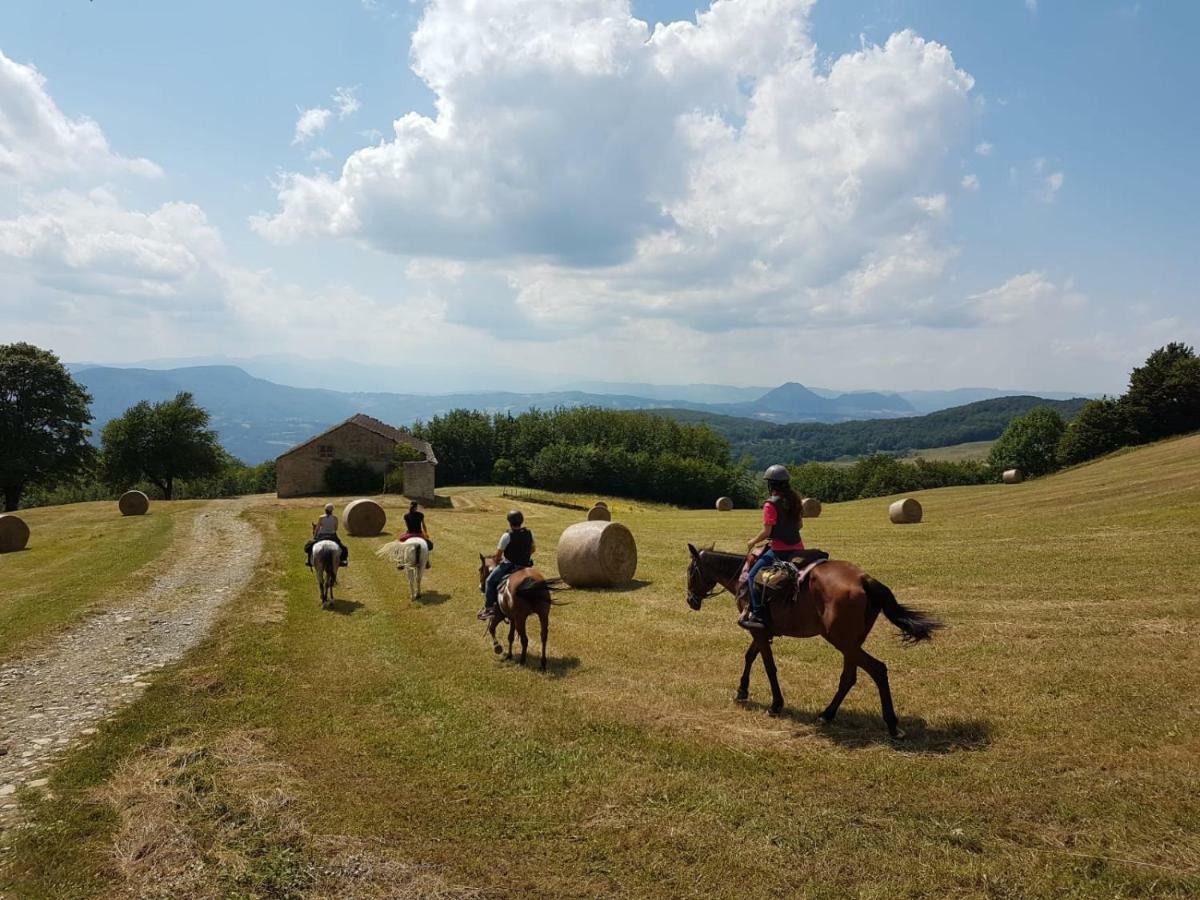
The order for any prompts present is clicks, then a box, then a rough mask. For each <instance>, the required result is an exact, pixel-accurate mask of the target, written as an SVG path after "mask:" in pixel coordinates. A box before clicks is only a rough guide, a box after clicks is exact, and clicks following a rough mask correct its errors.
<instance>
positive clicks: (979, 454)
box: [904, 441, 996, 462]
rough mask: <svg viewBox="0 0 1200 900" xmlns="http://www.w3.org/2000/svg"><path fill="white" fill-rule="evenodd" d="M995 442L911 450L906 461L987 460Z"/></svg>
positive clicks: (976, 442)
mask: <svg viewBox="0 0 1200 900" xmlns="http://www.w3.org/2000/svg"><path fill="white" fill-rule="evenodd" d="M994 443H996V442H995V441H970V442H969V443H966V444H951V445H950V446H948V447H926V448H925V449H924V450H913V451H912V452H911V453H909V454H908V456H906V457H904V458H905V459H906V460H913V459H916V458H917V457H923V458H925V459H928V460H937V461H939V462H966V461H968V460H973V459H978V460H984V459H987V457H988V454H989V453H990V452H991V450H992V444H994Z"/></svg>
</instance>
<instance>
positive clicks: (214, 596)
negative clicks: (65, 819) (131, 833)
mask: <svg viewBox="0 0 1200 900" xmlns="http://www.w3.org/2000/svg"><path fill="white" fill-rule="evenodd" d="M249 502H250V501H247V500H215V501H213V502H212V503H210V504H208V505H207V506H205V507H204V508H203V509H202V510H201V511H200V512H199V513H197V514H196V516H195V519H194V521H193V525H192V531H191V534H190V535H181V536H179V537H177V538H176V540H175V541H174V542H173V544H172V547H171V549H170V550H168V551H167V553H166V555H164V557H163V558H162V560H160V565H169V568H168V569H167V570H166V571H164V572H163V573H162V574H161V575H159V577H158V578H157V579H156V580H155V582H154V583H153V584H152V585H151V586H150V587H149V588H148V589H147V590H146V591H145V592H144V593H142V594H140V595H139V596H137V597H131V598H129V599H128V600H126V601H125V602H123V603H120V604H118V605H117V606H114V607H111V608H109V609H107V610H105V611H104V612H102V613H99V614H97V615H95V616H93V617H91V618H89V619H87V620H86V621H85V622H83V623H82V624H80V625H79V626H77V627H76V628H74V629H72V630H71V631H68V632H67V633H65V634H63V635H62V636H60V637H59V638H58V639H57V640H55V641H54V643H53V644H52V645H51V646H50V647H49V648H47V649H45V650H41V651H38V652H36V653H34V654H32V655H29V656H27V657H24V658H19V659H17V660H15V661H13V662H10V663H8V664H5V665H3V666H0V848H2V845H4V844H6V843H7V842H6V841H5V840H4V831H5V829H6V828H7V827H11V826H12V825H13V824H14V823H15V820H16V816H17V811H18V807H17V804H16V802H15V798H14V796H13V795H14V794H15V793H16V792H17V790H18V789H19V788H20V787H22V786H26V787H32V788H41V787H44V786H45V784H46V779H45V778H44V777H39V776H40V774H41V772H42V770H44V769H46V768H47V767H48V766H49V765H50V764H51V763H53V761H54V759H55V757H56V756H57V755H58V754H59V753H61V752H62V751H63V750H64V749H66V748H67V747H70V746H71V745H72V743H74V742H76V741H77V740H79V739H80V738H85V737H86V736H88V735H91V734H95V732H96V725H97V724H98V723H99V722H100V721H101V720H102V719H104V718H106V717H107V716H109V715H110V714H112V713H113V712H114V711H116V710H117V709H118V708H120V707H121V706H124V705H125V704H127V703H129V702H130V701H132V700H134V699H136V698H137V697H138V696H139V695H140V694H141V692H142V691H143V690H144V689H145V688H146V687H148V686H149V681H147V680H146V679H147V677H148V674H149V673H150V672H153V671H154V670H155V669H158V668H161V667H162V666H165V665H167V664H168V663H171V662H174V661H175V660H177V659H179V657H181V656H182V655H183V654H184V653H185V652H186V651H187V650H188V649H190V648H191V647H193V646H194V645H195V644H196V643H197V642H199V641H200V640H201V639H202V638H203V637H204V635H205V634H206V633H207V632H208V628H209V626H210V625H211V624H212V622H213V620H214V619H215V618H216V615H217V612H218V611H219V609H220V607H221V605H222V604H223V603H225V602H226V601H227V600H231V599H233V598H234V597H236V596H237V595H238V594H239V593H240V592H241V590H242V589H243V588H244V587H245V586H246V584H247V582H249V580H250V577H251V575H252V574H253V573H254V570H255V567H256V566H257V563H258V558H259V556H260V554H261V552H262V541H261V539H260V537H259V535H258V532H257V531H255V530H254V528H253V527H252V526H251V525H250V524H249V523H248V522H246V521H245V520H244V519H243V518H241V516H240V513H241V512H242V510H244V509H245V508H246V507H247V506H248V505H249ZM113 552H120V548H119V547H114V548H113Z"/></svg>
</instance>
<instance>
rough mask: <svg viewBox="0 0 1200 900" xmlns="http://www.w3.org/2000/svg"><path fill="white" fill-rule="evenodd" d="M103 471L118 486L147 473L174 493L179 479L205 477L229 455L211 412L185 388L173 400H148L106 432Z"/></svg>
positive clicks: (168, 495) (165, 493)
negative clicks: (214, 427)
mask: <svg viewBox="0 0 1200 900" xmlns="http://www.w3.org/2000/svg"><path fill="white" fill-rule="evenodd" d="M101 444H102V447H103V462H104V475H105V478H106V480H107V481H108V482H109V483H110V484H111V485H112V486H113V487H115V488H118V489H120V488H125V487H128V486H129V485H131V484H134V483H135V482H137V481H141V480H143V479H145V480H146V481H149V482H151V483H152V484H154V485H156V486H157V487H158V489H159V490H161V491H162V494H163V497H164V498H166V499H167V500H170V499H171V494H172V492H173V491H174V488H175V482H176V481H177V480H181V479H189V478H206V477H208V476H210V475H215V474H217V473H218V472H219V471H221V469H222V468H223V467H224V466H225V465H226V463H227V462H228V457H227V456H226V454H225V451H224V450H222V449H221V445H220V444H219V443H218V442H217V435H216V432H214V431H212V430H211V429H210V428H209V427H208V413H207V412H206V411H205V410H204V409H202V408H201V407H199V406H197V405H196V403H195V401H194V400H193V399H192V395H191V394H189V393H187V392H186V391H184V392H181V393H179V394H177V395H176V396H175V399H173V400H164V401H162V402H161V403H155V404H153V405H152V404H150V403H148V402H146V401H145V400H143V401H142V402H141V403H138V404H136V405H134V406H132V407H130V408H129V409H128V410H126V412H125V414H124V415H123V416H121V417H120V418H117V419H113V420H112V421H111V422H109V423H108V424H107V425H105V426H104V430H103V432H101Z"/></svg>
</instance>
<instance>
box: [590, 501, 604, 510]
mask: <svg viewBox="0 0 1200 900" xmlns="http://www.w3.org/2000/svg"><path fill="white" fill-rule="evenodd" d="M592 506H601V507H603V508H604V509H608V504H607V503H605V502H604V501H603V500H597V501H596V502H595V503H593V504H592Z"/></svg>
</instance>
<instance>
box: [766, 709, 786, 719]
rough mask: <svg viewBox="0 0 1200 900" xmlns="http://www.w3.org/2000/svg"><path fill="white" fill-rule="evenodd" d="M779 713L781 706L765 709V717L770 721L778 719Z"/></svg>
mask: <svg viewBox="0 0 1200 900" xmlns="http://www.w3.org/2000/svg"><path fill="white" fill-rule="evenodd" d="M781 712H783V707H782V706H771V707H768V708H767V715H768V716H770V717H771V718H772V719H775V718H778V717H779V714H780V713H781Z"/></svg>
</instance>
